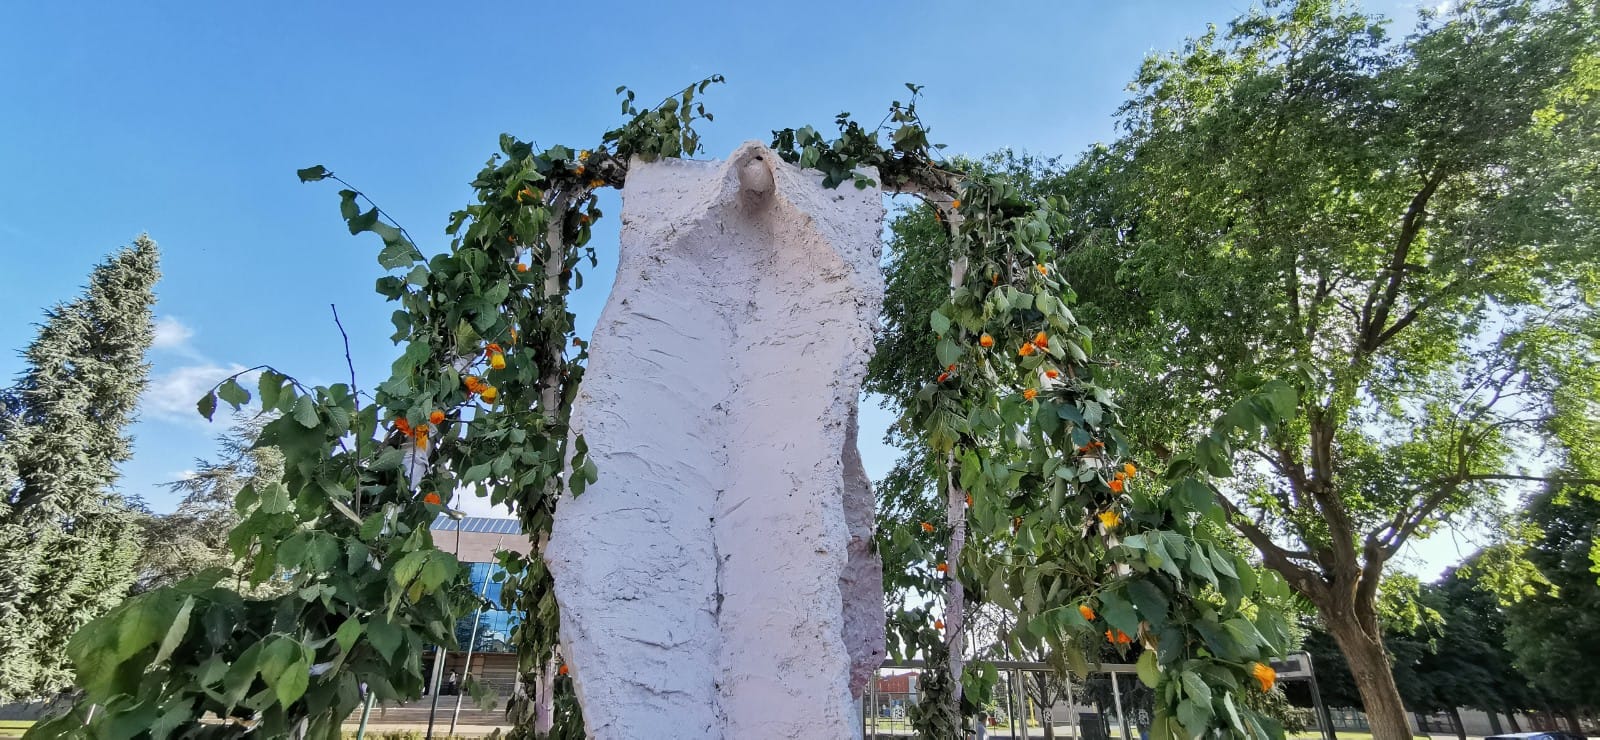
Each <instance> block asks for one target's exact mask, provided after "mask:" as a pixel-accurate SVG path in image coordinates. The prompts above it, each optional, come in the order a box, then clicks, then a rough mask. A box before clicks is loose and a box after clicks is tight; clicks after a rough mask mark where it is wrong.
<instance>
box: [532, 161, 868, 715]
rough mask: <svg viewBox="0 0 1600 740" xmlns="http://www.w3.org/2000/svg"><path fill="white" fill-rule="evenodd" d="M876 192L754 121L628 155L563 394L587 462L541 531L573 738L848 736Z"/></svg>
mask: <svg viewBox="0 0 1600 740" xmlns="http://www.w3.org/2000/svg"><path fill="white" fill-rule="evenodd" d="M867 174H868V175H869V176H875V173H867ZM883 215H884V210H883V205H882V199H881V194H880V191H879V190H878V188H876V187H869V188H865V189H857V188H855V187H853V186H852V185H851V184H848V183H847V184H845V185H844V186H843V187H840V188H838V189H827V188H823V187H822V185H821V178H820V176H819V175H817V174H816V173H813V172H806V171H802V170H800V169H798V168H796V167H793V166H791V165H788V164H785V163H783V162H782V161H781V160H779V159H778V157H777V156H776V155H774V154H773V153H772V152H771V151H769V150H767V149H766V148H765V147H762V146H760V145H759V144H754V143H750V144H746V145H744V146H742V147H741V148H740V149H739V150H738V151H736V152H735V153H734V154H733V155H732V156H731V157H730V158H729V159H727V160H726V161H721V162H696V161H685V160H678V159H663V160H659V161H656V162H650V163H646V162H640V161H634V162H632V163H631V164H630V165H629V169H628V180H627V187H626V188H625V189H624V190H623V213H622V224H623V225H622V247H621V256H620V259H619V263H618V268H617V279H616V285H615V287H614V288H613V289H612V293H611V297H610V299H609V301H608V302H607V304H606V307H605V310H604V312H603V313H602V314H601V316H600V321H599V324H598V326H597V327H596V329H595V336H594V339H593V342H592V344H591V346H590V350H589V351H590V359H589V364H588V370H587V372H586V374H585V378H584V382H583V386H582V390H581V392H580V394H579V396H578V398H577V400H576V402H575V404H574V408H573V429H574V431H575V433H578V434H582V435H584V437H585V439H586V441H587V442H588V446H589V451H590V452H589V454H590V455H592V456H593V459H594V461H595V463H596V465H598V467H599V470H600V480H599V482H598V483H595V484H594V485H592V486H589V488H588V490H587V491H585V492H584V493H583V494H582V495H581V496H577V497H572V496H570V495H569V496H568V497H567V498H565V499H563V500H562V501H561V503H560V505H559V507H558V508H557V513H556V519H555V526H554V530H553V532H552V534H551V537H550V541H549V544H548V546H547V548H546V550H545V559H546V561H547V562H548V563H549V566H550V569H551V572H552V574H553V575H554V577H555V584H556V595H557V601H558V602H559V604H560V608H561V632H562V636H563V640H564V645H563V654H564V655H565V656H566V658H567V660H568V661H570V663H571V675H572V676H573V678H574V681H575V684H576V686H577V689H578V695H579V698H580V700H581V703H582V705H583V713H584V721H585V722H586V724H587V726H588V732H589V735H590V737H593V738H597V739H599V740H613V739H627V740H634V739H640V740H642V739H644V738H650V739H651V740H655V739H659V738H683V739H691V738H708V739H716V740H723V739H724V738H725V739H726V740H735V739H738V740H745V739H748V738H818V739H824V738H825V739H826V740H837V739H838V738H849V737H860V735H861V720H860V717H859V714H858V709H857V706H858V705H857V702H856V697H859V695H860V691H861V688H862V687H863V686H864V685H865V683H866V681H867V678H868V677H869V676H870V675H872V673H873V672H874V671H875V669H876V668H877V666H878V664H879V663H880V662H881V661H882V659H883V579H882V566H881V563H880V562H879V561H878V559H877V557H876V555H875V553H874V552H873V550H872V542H871V537H872V525H873V512H874V501H873V498H872V492H871V490H870V488H869V486H868V482H867V477H866V474H865V473H864V472H863V470H862V468H861V460H860V457H859V455H858V453H857V451H856V408H857V403H858V394H859V392H860V389H861V380H862V377H863V375H864V374H865V372H866V364H867V359H868V358H869V357H870V356H871V352H872V346H873V342H872V330H873V327H874V325H875V324H876V322H877V320H878V312H879V307H880V304H881V303H882V299H883V281H882V275H881V270H880V267H879V255H880V232H881V228H882V222H883Z"/></svg>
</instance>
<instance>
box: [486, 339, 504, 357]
mask: <svg viewBox="0 0 1600 740" xmlns="http://www.w3.org/2000/svg"><path fill="white" fill-rule="evenodd" d="M504 351H505V350H503V349H501V348H500V345H498V344H495V343H494V342H490V343H489V345H488V346H486V347H484V348H483V354H484V355H485V356H487V355H492V354H495V353H497V352H504Z"/></svg>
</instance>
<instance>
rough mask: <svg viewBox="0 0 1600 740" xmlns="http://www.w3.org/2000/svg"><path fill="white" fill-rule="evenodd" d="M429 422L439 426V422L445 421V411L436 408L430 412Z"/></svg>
mask: <svg viewBox="0 0 1600 740" xmlns="http://www.w3.org/2000/svg"><path fill="white" fill-rule="evenodd" d="M428 423H429V424H433V425H435V426H437V425H439V424H443V423H444V412H443V411H440V410H438V409H434V410H433V413H431V414H428Z"/></svg>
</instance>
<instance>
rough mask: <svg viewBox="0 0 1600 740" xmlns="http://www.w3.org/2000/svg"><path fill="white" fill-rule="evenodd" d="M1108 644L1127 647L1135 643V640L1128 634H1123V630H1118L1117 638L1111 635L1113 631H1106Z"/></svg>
mask: <svg viewBox="0 0 1600 740" xmlns="http://www.w3.org/2000/svg"><path fill="white" fill-rule="evenodd" d="M1106 642H1114V643H1117V644H1118V645H1126V644H1128V643H1130V642H1133V638H1132V637H1129V636H1128V633H1126V632H1123V631H1122V630H1117V633H1116V635H1115V636H1113V635H1112V634H1111V630H1106Z"/></svg>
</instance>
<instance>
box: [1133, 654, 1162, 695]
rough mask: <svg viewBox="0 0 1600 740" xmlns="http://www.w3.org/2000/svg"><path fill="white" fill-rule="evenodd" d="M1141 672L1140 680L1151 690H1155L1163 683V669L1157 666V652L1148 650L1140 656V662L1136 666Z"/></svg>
mask: <svg viewBox="0 0 1600 740" xmlns="http://www.w3.org/2000/svg"><path fill="white" fill-rule="evenodd" d="M1135 667H1136V668H1137V669H1138V671H1139V680H1140V681H1143V682H1144V685H1146V686H1149V687H1150V688H1152V689H1153V688H1155V687H1156V685H1157V684H1159V683H1161V667H1160V666H1158V665H1157V664H1156V651H1154V650H1146V651H1144V652H1143V653H1141V654H1140V655H1139V662H1138V663H1137V664H1136V665H1135Z"/></svg>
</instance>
